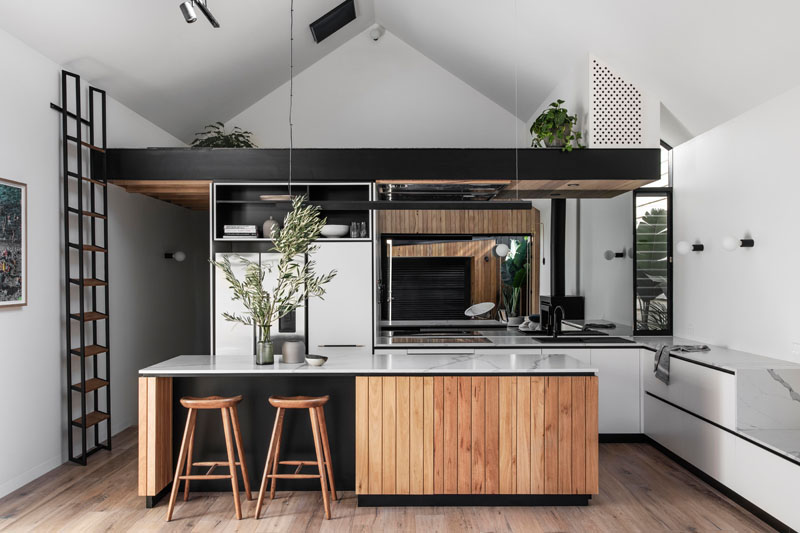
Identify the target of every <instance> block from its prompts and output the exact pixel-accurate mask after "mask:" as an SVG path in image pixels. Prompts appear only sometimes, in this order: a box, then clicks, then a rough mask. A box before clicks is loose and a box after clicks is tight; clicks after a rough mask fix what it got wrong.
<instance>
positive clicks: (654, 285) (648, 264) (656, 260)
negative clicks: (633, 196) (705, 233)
mask: <svg viewBox="0 0 800 533" xmlns="http://www.w3.org/2000/svg"><path fill="white" fill-rule="evenodd" d="M666 270H667V211H666V209H660V208H656V209H651V210H649V211H647V212H646V213H645V214H644V216H643V217H642V218H641V220H640V221H639V223H638V224H637V225H636V298H637V301H638V308H639V317H638V320H637V321H638V323H637V329H641V330H663V329H666V328H667V325H666V324H665V323H666V321H667V320H668V315H667V309H666V302H665V301H664V300H663V298H665V297H666V291H667V278H666V275H665V272H666Z"/></svg>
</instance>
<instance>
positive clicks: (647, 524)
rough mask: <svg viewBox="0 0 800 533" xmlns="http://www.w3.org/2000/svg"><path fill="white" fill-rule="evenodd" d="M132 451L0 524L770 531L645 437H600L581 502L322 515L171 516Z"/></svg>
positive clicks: (9, 527) (120, 442)
mask: <svg viewBox="0 0 800 533" xmlns="http://www.w3.org/2000/svg"><path fill="white" fill-rule="evenodd" d="M137 453H138V448H137V432H136V428H130V429H127V430H125V431H123V432H122V433H120V434H119V435H118V436H117V437H115V439H114V450H113V451H112V452H105V451H102V452H98V453H97V454H95V455H94V456H92V458H91V459H90V460H89V465H88V466H86V467H81V466H77V465H73V464H65V465H62V466H60V467H58V468H56V469H54V470H52V471H51V472H49V473H47V474H45V475H44V476H42V477H40V478H38V479H36V480H34V481H32V482H31V483H29V484H27V485H26V486H24V487H22V488H20V489H19V490H17V491H15V492H13V493H11V494H9V495H8V496H6V497H5V498H2V499H0V531H171V532H172V531H191V532H204V531H242V532H262V531H281V532H305V531H321V532H372V531H419V532H421V533H435V532H439V531H458V532H473V531H474V532H501V531H506V532H509V531H510V532H515V531H519V532H523V531H524V532H526V533H528V532H551V531H552V532H555V531H575V532H597V533H605V532H613V533H617V532H627V531H630V532H639V531H647V532H655V531H658V532H661V531H698V532H699V531H773V530H772V529H771V528H770V527H769V526H767V525H766V524H764V523H763V522H761V521H760V520H759V519H758V518H756V517H755V516H753V515H752V514H750V513H749V512H748V511H746V510H745V509H743V508H742V507H740V506H738V505H737V504H735V503H734V502H732V501H731V500H730V499H728V498H727V497H725V496H724V495H722V494H720V493H719V492H717V491H716V490H715V489H713V488H712V487H710V486H709V485H707V484H706V483H704V482H703V481H701V480H700V479H698V478H697V477H695V476H694V475H692V474H691V473H689V472H688V471H686V470H685V469H683V468H682V467H681V466H679V465H678V464H676V463H675V462H674V461H672V460H671V459H669V458H668V457H666V456H665V455H663V454H662V453H660V452H659V451H658V450H656V449H655V448H653V447H652V446H650V445H648V444H601V445H600V494H599V495H598V496H596V497H595V498H593V499H592V501H591V503H590V505H589V506H588V507H414V508H403V507H395V508H392V507H382V508H369V507H366V508H359V507H357V506H356V498H355V495H354V494H353V493H352V492H347V493H343V494H342V495H341V499H340V501H338V502H335V503H333V519H332V520H324V516H323V510H322V501H321V497H320V494H319V493H318V492H279V493H278V494H277V497H276V498H275V500H272V501H269V500H267V503H266V505H265V508H264V510H263V512H262V518H261V519H260V520H253V519H252V516H253V513H254V511H255V502H248V501H243V504H242V512H243V513H244V516H245V517H246V518H245V519H244V520H241V521H237V520H235V518H234V514H233V501H232V497H231V495H230V493H227V492H197V493H193V494H192V496H191V498H190V500H189V501H188V502H184V501H183V499H182V497H180V498H179V499H178V503H177V505H176V509H175V514H174V518H173V521H172V522H169V523H167V522H165V521H164V516H165V515H166V500H164V501H162V502H160V503H159V504H158V505H157V506H156V507H155V508H153V509H145V508H144V502H143V499H142V498H140V497H138V496H137V495H136V484H137V477H136V468H137V462H136V455H137ZM334 460H335V458H334ZM255 492H257V487H256V490H255V491H254V496H255ZM181 496H182V494H181Z"/></svg>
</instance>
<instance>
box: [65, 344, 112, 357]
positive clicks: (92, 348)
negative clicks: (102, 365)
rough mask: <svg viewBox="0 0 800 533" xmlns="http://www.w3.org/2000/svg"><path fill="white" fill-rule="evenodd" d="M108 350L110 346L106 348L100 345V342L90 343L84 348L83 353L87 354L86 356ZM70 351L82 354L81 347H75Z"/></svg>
mask: <svg viewBox="0 0 800 533" xmlns="http://www.w3.org/2000/svg"><path fill="white" fill-rule="evenodd" d="M107 351H108V348H106V347H105V346H100V345H99V344H90V345H88V346H87V347H86V348H85V349H84V351H83V353H84V354H85V355H86V357H91V356H93V355H99V354H101V353H106V352H107ZM70 352H72V353H73V354H74V355H81V349H80V348H73V349H72V350H70Z"/></svg>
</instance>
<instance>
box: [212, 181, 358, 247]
mask: <svg viewBox="0 0 800 533" xmlns="http://www.w3.org/2000/svg"><path fill="white" fill-rule="evenodd" d="M371 191H372V186H371V184H368V183H357V184H354V183H325V184H309V183H298V184H292V195H293V196H297V195H305V196H306V197H307V198H308V201H309V203H311V204H312V205H318V206H319V207H320V208H321V211H320V214H321V215H322V216H323V217H325V219H326V220H327V222H328V224H342V225H347V226H349V225H350V223H351V222H356V223H358V224H359V225H360V224H361V223H365V224H366V225H367V233H368V235H370V236H371V234H372V228H371V224H370V220H371V217H370V211H369V209H359V208H356V209H353V207H359V206H358V204H357V203H355V204H353V202H367V201H369V200H370V199H371ZM287 193H288V185H287V184H285V183H277V184H276V183H216V184H214V194H213V206H212V207H213V210H214V212H213V223H212V236H211V238H212V240H213V241H214V242H215V243H221V242H234V243H237V242H238V243H242V242H260V243H270V242H272V240H271V239H269V238H264V237H263V229H262V228H263V224H264V221H266V220H268V219H269V218H270V217H272V218H273V219H274V220H276V221H278V222H280V223H281V224H282V223H283V220H284V219H285V218H286V215H287V214H288V213H289V211H290V210H291V207H292V206H291V202H288V201H271V200H261V199H260V198H259V197H260V196H262V195H285V194H287ZM348 203H350V204H349V205H348ZM226 225H255V226H256V230H257V231H258V235H259V237H258V238H256V239H253V238H234V239H225V238H223V235H224V228H225V226H226ZM356 240H370V238H369V237H367V238H359V239H350V238H339V239H326V238H321V239H319V242H326V241H327V242H337V241H342V242H349V241H356Z"/></svg>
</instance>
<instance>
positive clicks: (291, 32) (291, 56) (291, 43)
mask: <svg viewBox="0 0 800 533" xmlns="http://www.w3.org/2000/svg"><path fill="white" fill-rule="evenodd" d="M293 104H294V0H289V199H290V200H291V198H292V148H294V131H293V128H294V124H292V105H293Z"/></svg>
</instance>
